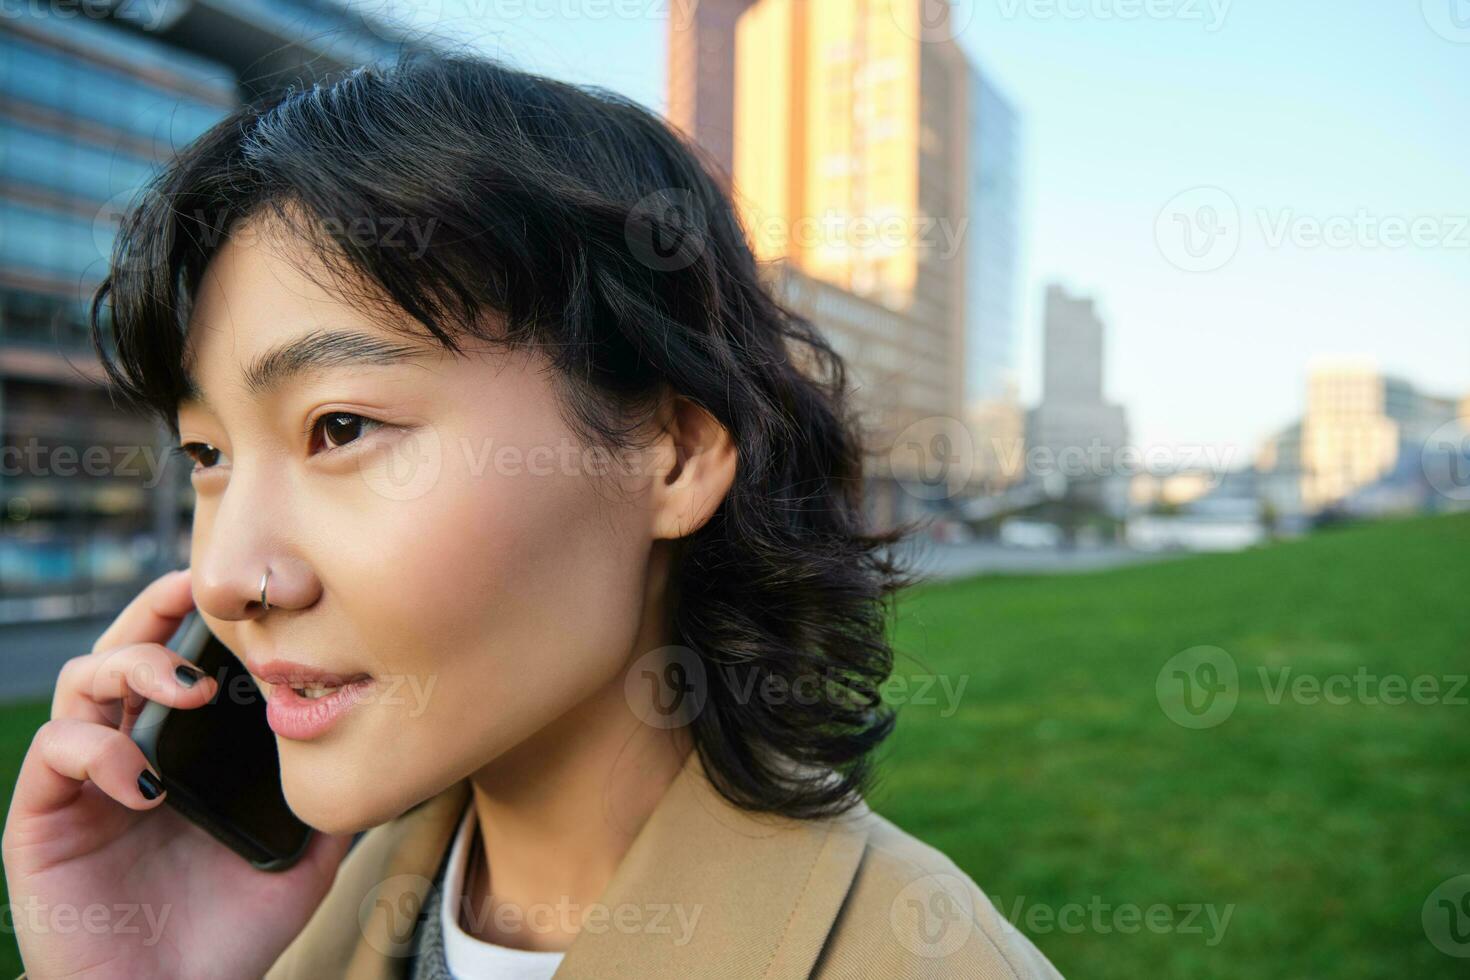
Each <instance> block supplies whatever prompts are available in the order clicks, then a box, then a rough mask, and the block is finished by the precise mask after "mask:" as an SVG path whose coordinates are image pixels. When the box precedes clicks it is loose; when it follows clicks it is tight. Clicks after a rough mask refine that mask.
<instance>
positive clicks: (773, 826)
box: [273, 752, 869, 980]
mask: <svg viewBox="0 0 1470 980" xmlns="http://www.w3.org/2000/svg"><path fill="white" fill-rule="evenodd" d="M470 794H471V790H470V785H469V781H468V780H460V781H459V782H457V783H455V784H454V785H453V786H451V787H449V788H448V789H446V790H445V791H443V792H442V793H440V794H438V795H436V796H434V797H432V798H430V799H429V800H427V801H425V802H424V803H423V804H422V805H421V806H419V807H417V808H416V809H414V810H412V811H409V812H408V813H405V814H404V815H403V816H401V817H400V818H399V819H398V820H396V821H394V822H393V824H390V825H387V826H385V828H383V829H385V830H389V829H390V828H391V830H392V832H393V836H392V837H391V838H389V839H387V840H384V841H383V842H382V845H383V846H382V857H381V858H378V859H374V860H371V861H365V862H363V865H362V866H361V867H360V869H359V873H358V874H357V875H356V877H357V878H358V879H360V881H361V882H362V883H365V884H366V885H367V887H366V888H363V887H362V885H361V884H357V883H351V884H350V883H347V882H339V884H344V885H348V890H350V891H352V892H353V897H354V898H357V897H360V899H361V900H360V901H358V902H357V903H356V904H357V912H358V922H357V923H355V924H356V925H358V926H359V927H360V928H358V929H353V930H352V932H351V934H339V937H338V938H337V939H336V940H335V942H336V943H341V944H343V945H338V946H337V955H336V956H334V957H330V959H335V961H336V962H337V963H339V964H340V963H343V962H345V963H346V964H347V969H346V970H345V971H343V975H345V976H346V977H348V978H350V980H401V978H402V977H403V976H404V975H405V967H406V965H407V962H408V960H407V955H406V954H407V952H408V950H409V949H410V948H411V944H412V937H413V929H414V927H415V924H416V923H417V921H418V918H419V916H420V915H421V914H430V915H432V914H436V912H437V910H436V909H432V908H430V909H425V908H424V902H425V899H426V896H427V894H428V891H429V889H430V887H431V884H432V879H433V877H434V875H435V873H436V872H437V871H438V868H439V863H440V861H441V860H442V858H443V856H444V854H445V853H446V850H447V849H448V847H449V844H450V841H451V838H452V836H453V834H454V831H455V829H456V828H457V826H458V821H459V818H460V817H461V816H462V815H463V813H464V808H465V806H466V805H467V804H468V802H469V798H470ZM868 815H869V811H868V808H867V806H866V804H860V805H859V806H858V807H857V808H856V809H855V810H854V811H851V812H850V813H848V814H846V815H844V816H842V817H839V818H833V819H828V820H817V821H797V820H788V819H785V818H780V817H775V816H772V815H768V814H752V813H749V812H747V811H744V810H741V809H740V808H738V807H735V806H733V805H732V804H730V803H729V802H728V801H726V800H725V799H724V798H723V797H722V796H720V795H719V793H718V792H716V791H715V790H714V788H713V787H712V786H710V785H709V783H708V781H707V779H706V778H705V772H704V768H703V765H702V764H701V761H700V759H699V754H698V753H697V752H691V753H690V755H689V758H688V759H687V760H686V761H685V763H684V767H683V768H682V769H681V770H680V771H679V774H678V775H677V776H676V778H675V779H674V781H673V782H672V783H671V784H670V785H669V788H668V790H667V791H666V792H665V794H664V796H663V797H662V798H661V799H660V800H659V803H658V805H657V806H656V807H655V808H654V810H653V813H652V814H651V815H650V816H649V818H648V820H647V822H646V823H645V824H644V825H643V827H642V828H641V829H640V830H639V832H638V834H637V835H636V837H635V838H634V840H633V843H632V845H631V846H630V847H629V850H628V853H627V854H625V855H624V857H623V860H622V862H621V863H620V864H619V865H618V868H617V870H616V871H615V872H614V874H613V877H612V879H611V880H610V881H609V883H608V886H607V888H606V889H605V890H604V893H603V895H602V897H601V898H600V899H599V901H598V902H597V903H596V905H595V906H594V907H593V908H592V909H586V910H574V911H580V912H582V913H583V916H584V917H583V922H582V928H581V931H580V932H579V933H578V934H577V937H576V939H575V940H574V941H573V942H572V944H571V946H570V948H569V949H568V950H567V955H566V957H565V959H564V960H563V961H562V963H561V966H560V967H559V968H558V970H557V972H556V974H555V978H554V980H685V978H687V977H691V976H699V977H707V978H712V980H733V978H740V980H746V978H763V980H800V978H805V977H807V976H808V975H809V974H810V973H811V971H812V968H813V965H814V964H815V962H816V959H817V956H818V955H819V954H820V952H821V950H822V946H823V944H824V943H825V941H826V938H827V934H828V932H829V931H830V929H831V927H832V923H833V921H834V920H835V918H836V917H837V913H838V911H839V910H840V908H841V906H842V903H843V900H844V899H845V898H846V896H847V891H848V887H849V885H850V884H851V882H852V879H853V876H854V875H855V874H856V872H857V868H858V864H859V863H860V861H861V859H862V855H863V851H864V848H865V846H866V843H867V834H868V832H867V819H866V818H867V817H868ZM394 825H397V826H394ZM366 840H367V839H366V838H364V840H363V842H361V843H364V844H365V843H366ZM364 857H365V858H366V857H368V855H364ZM359 893H361V895H360V896H359ZM337 918H338V919H340V918H341V917H340V916H338V917H337ZM313 924H315V922H313V923H311V924H309V925H308V930H307V932H308V933H310V934H311V937H312V938H308V936H307V935H303V936H302V937H299V939H301V940H303V941H305V943H306V944H308V945H310V946H312V947H313V948H314V949H315V951H316V952H318V953H325V952H328V947H329V946H330V945H333V944H334V941H333V940H332V939H328V938H327V937H325V936H323V935H322V932H323V930H321V929H318V930H313V929H311V925H313ZM343 925H344V924H343V923H341V922H340V921H339V922H338V923H337V925H336V928H337V929H341V928H342V926H343ZM302 953H303V955H302V957H301V959H300V960H299V962H300V963H301V964H302V965H305V964H306V963H308V962H320V961H321V960H320V958H319V957H318V956H316V955H312V954H311V953H310V952H309V951H306V950H303V951H302ZM274 975H275V974H274V973H273V976H274ZM291 975H292V976H294V975H295V974H294V973H293V974H291ZM302 975H303V976H304V975H307V974H302Z"/></svg>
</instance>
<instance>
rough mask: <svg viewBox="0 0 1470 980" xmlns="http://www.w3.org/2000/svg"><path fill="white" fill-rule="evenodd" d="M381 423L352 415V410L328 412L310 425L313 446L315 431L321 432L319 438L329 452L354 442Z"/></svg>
mask: <svg viewBox="0 0 1470 980" xmlns="http://www.w3.org/2000/svg"><path fill="white" fill-rule="evenodd" d="M382 424H383V423H382V422H378V421H376V420H374V419H370V418H366V417H364V416H361V415H354V414H353V413H352V412H329V413H327V414H326V415H323V416H322V417H321V418H319V419H317V421H316V424H315V425H313V426H312V435H313V439H312V442H313V447H314V446H315V442H316V439H315V436H316V433H317V432H320V433H321V440H322V443H323V444H324V445H325V448H326V451H327V452H331V451H332V450H333V449H338V448H341V447H342V446H345V445H346V444H347V443H350V442H355V441H356V440H357V439H358V438H359V437H360V436H363V435H366V434H367V433H368V432H371V431H372V430H373V429H374V428H375V427H377V426H380V425H382Z"/></svg>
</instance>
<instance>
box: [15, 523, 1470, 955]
mask: <svg viewBox="0 0 1470 980" xmlns="http://www.w3.org/2000/svg"><path fill="white" fill-rule="evenodd" d="M1467 600H1470V515H1459V516H1454V517H1444V518H1435V519H1420V520H1410V521H1401V522H1393V523H1385V524H1378V525H1373V526H1368V527H1361V528H1348V529H1342V530H1337V531H1331V532H1325V533H1321V534H1319V535H1317V536H1314V537H1312V538H1309V539H1305V540H1301V541H1296V542H1290V543H1286V544H1279V545H1273V546H1270V547H1266V548H1261V549H1258V550H1253V551H1249V552H1245V553H1241V554H1234V555H1213V556H1202V557H1194V558H1185V559H1180V560H1178V561H1171V562H1167V563H1163V564H1157V565H1145V566H1138V567H1134V568H1129V569H1123V570H1118V571H1110V572H1103V573H1097V574H1089V575H1080V576H1063V577H1046V578H1042V577H1004V578H995V577H987V578H978V579H971V580H967V581H962V582H955V583H949V584H945V585H935V586H926V587H923V588H920V589H917V590H915V591H914V592H913V593H912V594H909V595H907V596H905V597H904V600H903V601H902V603H901V604H900V616H899V620H898V622H897V623H896V625H895V639H896V643H897V646H898V648H899V650H900V652H901V656H900V660H899V669H898V673H899V675H900V676H902V677H903V678H905V679H906V680H907V681H908V682H909V683H908V693H907V695H906V696H905V695H902V694H901V692H900V691H899V689H897V688H894V689H893V694H894V698H895V700H908V701H909V702H910V703H907V704H905V705H904V707H903V708H902V711H901V713H900V723H899V730H898V733H897V734H896V735H895V736H894V738H893V740H892V741H891V742H890V743H889V744H888V746H886V747H885V750H884V760H883V766H882V777H881V782H880V783H879V786H878V789H877V791H876V792H875V793H874V794H873V797H872V802H873V804H874V806H875V808H876V809H878V810H879V811H881V812H882V813H884V814H885V815H886V816H888V817H889V818H890V819H892V820H893V821H894V822H895V823H897V824H899V825H900V826H902V827H904V828H905V829H907V830H909V831H910V832H912V833H914V834H916V835H918V836H919V837H922V838H923V839H925V840H927V841H929V842H930V843H932V844H934V845H935V846H937V847H939V848H940V849H942V850H943V851H945V852H946V853H948V854H949V855H950V856H951V857H953V858H954V859H955V861H956V862H957V863H958V864H959V865H960V866H961V867H963V868H964V869H965V870H966V871H967V872H968V873H970V874H971V875H972V876H973V877H974V878H975V880H976V881H978V882H979V883H980V885H981V887H983V888H984V889H985V890H986V891H987V892H988V893H989V895H990V896H991V898H992V899H993V900H994V901H995V903H996V905H997V906H998V907H999V909H1000V910H1001V912H1002V914H1004V915H1007V916H1008V917H1011V918H1013V919H1014V921H1015V922H1016V924H1017V926H1018V927H1019V928H1021V929H1022V930H1023V931H1025V932H1027V933H1028V934H1029V935H1031V936H1032V939H1033V940H1034V941H1035V942H1036V944H1037V945H1038V946H1040V947H1041V949H1042V950H1043V951H1045V952H1046V953H1047V955H1048V956H1049V957H1050V958H1051V959H1052V961H1053V962H1055V963H1056V964H1057V966H1058V967H1059V968H1060V969H1061V970H1062V972H1063V973H1064V974H1066V975H1068V976H1070V977H1074V978H1083V977H1089V978H1126V980H1138V978H1140V977H1153V976H1157V977H1163V978H1169V980H1173V978H1176V977H1178V978H1191V980H1202V978H1214V977H1219V978H1230V980H1238V978H1242V977H1250V978H1275V977H1280V978H1293V980H1296V978H1316V977H1323V978H1334V980H1352V978H1366V977H1373V978H1410V977H1412V978H1416V980H1418V978H1433V977H1463V976H1466V975H1470V960H1465V959H1455V958H1451V957H1450V956H1448V955H1446V954H1445V953H1442V952H1440V951H1439V950H1438V949H1436V948H1435V946H1434V945H1432V944H1431V943H1430V941H1429V940H1428V938H1427V937H1426V934H1425V931H1424V927H1423V925H1422V920H1421V912H1422V909H1423V907H1424V904H1425V901H1426V899H1427V898H1428V897H1429V895H1430V893H1431V892H1432V891H1433V890H1434V889H1435V887H1436V886H1437V885H1439V884H1440V883H1441V882H1443V881H1445V880H1446V879H1448V878H1451V877H1454V876H1456V875H1461V874H1466V873H1470V834H1467V831H1466V828H1467V816H1470V705H1467V704H1466V703H1465V702H1466V701H1470V689H1461V690H1460V691H1459V692H1458V698H1459V703H1457V704H1448V703H1443V701H1444V699H1443V697H1441V698H1440V699H1439V701H1438V702H1437V703H1416V702H1415V701H1414V700H1412V699H1409V700H1407V702H1406V703H1404V704H1398V705H1390V704H1383V703H1379V704H1370V703H1365V699H1361V698H1358V697H1357V690H1358V685H1359V683H1360V682H1359V681H1357V680H1352V686H1350V687H1349V688H1348V689H1347V693H1349V694H1350V695H1351V697H1350V701H1349V703H1347V704H1333V703H1327V702H1325V701H1322V700H1320V699H1319V701H1318V703H1308V701H1307V699H1305V698H1294V697H1293V696H1292V694H1291V693H1290V684H1291V683H1292V678H1296V677H1299V676H1303V675H1305V676H1306V677H1307V678H1308V679H1309V681H1310V680H1313V679H1315V680H1316V681H1317V682H1319V683H1320V682H1323V681H1327V682H1329V689H1330V690H1332V691H1333V692H1334V693H1337V692H1339V691H1340V690H1341V689H1340V688H1337V687H1331V684H1332V683H1334V682H1332V681H1331V678H1334V677H1346V678H1349V679H1353V678H1354V677H1355V675H1358V674H1359V673H1360V672H1361V673H1362V674H1363V675H1364V676H1369V675H1371V676H1372V677H1374V678H1378V679H1381V678H1384V677H1387V676H1396V677H1402V678H1404V679H1406V680H1407V681H1412V680H1413V679H1414V678H1417V677H1420V676H1422V675H1427V676H1430V677H1433V678H1436V680H1437V682H1438V684H1439V687H1440V691H1441V693H1442V694H1443V693H1446V692H1448V691H1449V690H1450V687H1451V686H1452V685H1453V683H1454V680H1453V678H1454V677H1456V676H1457V675H1458V676H1464V675H1465V674H1466V673H1467V672H1470V601H1467ZM1198 646H1210V647H1217V648H1219V649H1221V650H1223V651H1224V653H1225V655H1227V656H1228V657H1229V659H1230V661H1232V662H1233V663H1234V664H1235V666H1236V668H1237V671H1238V677H1239V682H1238V694H1237V695H1236V698H1237V699H1236V700H1235V702H1234V705H1235V706H1234V709H1233V711H1231V712H1230V714H1229V716H1228V717H1227V718H1225V720H1223V721H1222V722H1221V723H1219V724H1217V725H1215V726H1214V727H1209V728H1202V729H1191V728H1186V727H1182V726H1181V725H1179V724H1176V723H1175V722H1174V721H1171V720H1170V715H1169V714H1167V713H1166V712H1165V710H1164V708H1163V707H1161V702H1160V693H1159V687H1158V679H1159V675H1160V671H1161V668H1163V667H1164V665H1165V663H1166V661H1168V660H1169V659H1170V658H1171V657H1173V656H1174V655H1175V654H1177V653H1179V652H1181V651H1184V650H1186V649H1189V648H1193V647H1198ZM1262 668H1264V669H1265V670H1266V671H1267V675H1266V678H1265V680H1264V681H1263V679H1262V677H1261V674H1260V671H1261V669H1262ZM1287 668H1289V669H1290V674H1288V675H1285V676H1286V677H1287V683H1288V688H1287V692H1286V693H1285V694H1284V695H1282V696H1281V697H1276V696H1275V694H1274V691H1275V689H1276V685H1278V684H1279V683H1280V682H1281V679H1282V677H1283V674H1282V673H1281V672H1282V671H1283V670H1284V669H1287ZM1335 683H1339V684H1340V683H1341V682H1340V681H1339V682H1335ZM1367 683H1368V687H1367V690H1368V693H1369V694H1375V693H1378V692H1380V691H1382V690H1384V689H1383V688H1381V687H1380V686H1379V684H1378V681H1377V680H1374V681H1371V682H1367ZM946 685H947V686H946ZM960 685H963V686H962V687H961V686H960ZM926 687H927V689H926ZM1388 693H1390V694H1392V693H1394V692H1393V691H1392V690H1389V692H1388ZM956 694H957V695H958V696H957V697H956V696H955V695H956ZM1165 703H1167V704H1170V706H1171V710H1174V709H1173V705H1172V703H1171V702H1169V701H1168V700H1167V698H1166V701H1165ZM1227 703H1229V702H1227ZM1176 714H1177V711H1176ZM46 715H47V705H46V704H42V703H38V704H34V705H23V706H12V707H8V708H6V709H3V710H0V780H3V785H4V786H5V787H7V788H8V787H9V786H11V785H13V783H14V780H15V774H16V770H17V767H18V766H19V763H20V758H21V756H22V755H23V754H24V752H25V748H26V746H27V745H28V744H29V741H30V738H31V733H32V732H33V731H34V730H35V728H36V727H37V726H38V725H39V724H40V723H41V722H42V721H43V720H44V718H45V717H46ZM1135 909H1136V910H1137V913H1136V916H1137V917H1136V918H1135V919H1129V918H1128V916H1129V915H1130V914H1133V913H1131V912H1130V910H1135ZM1212 912H1213V914H1214V916H1215V918H1214V919H1213V920H1212V919H1211V918H1210V915H1211V913H1212ZM1227 914H1228V915H1229V918H1228V919H1225V918H1224V916H1226V915H1227ZM1150 915H1152V916H1153V918H1149V917H1148V916H1150ZM1150 923H1151V924H1152V928H1151V927H1150ZM1221 923H1223V928H1222V927H1221V925H1220V924H1221ZM6 925H7V927H8V918H7V920H6ZM19 970H20V963H19V959H18V957H17V956H16V954H15V950H14V944H13V942H9V941H8V942H6V943H5V944H4V948H3V950H0V975H4V976H13V975H14V974H15V973H17V972H19Z"/></svg>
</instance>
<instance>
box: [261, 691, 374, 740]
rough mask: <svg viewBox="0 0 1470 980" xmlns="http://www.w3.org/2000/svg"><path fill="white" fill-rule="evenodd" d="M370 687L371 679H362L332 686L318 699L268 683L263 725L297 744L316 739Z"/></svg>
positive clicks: (361, 697) (360, 699) (360, 698)
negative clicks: (264, 722)
mask: <svg viewBox="0 0 1470 980" xmlns="http://www.w3.org/2000/svg"><path fill="white" fill-rule="evenodd" d="M373 684H374V681H373V678H371V677H367V676H362V677H359V678H357V679H355V680H351V681H348V682H347V683H342V684H340V686H336V687H332V688H331V689H330V690H329V691H328V692H327V693H325V694H323V695H322V696H321V697H318V698H310V697H306V696H304V695H302V694H298V693H297V692H296V691H294V690H292V688H291V685H290V684H267V685H266V707H265V719H266V723H267V724H269V725H270V727H271V731H273V732H275V733H276V734H277V735H279V736H281V737H282V738H289V739H293V740H296V741H307V740H310V739H313V738H317V737H318V736H320V735H323V734H325V733H326V732H327V731H328V730H329V729H330V728H331V727H332V726H333V725H334V724H336V723H337V720H338V719H340V718H341V717H342V716H343V715H345V714H346V713H347V712H348V711H350V710H352V707H353V706H354V705H356V704H357V703H359V702H360V701H362V700H363V698H364V695H366V693H367V692H368V691H369V690H370V689H371V688H372V686H373ZM298 686H300V685H298Z"/></svg>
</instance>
